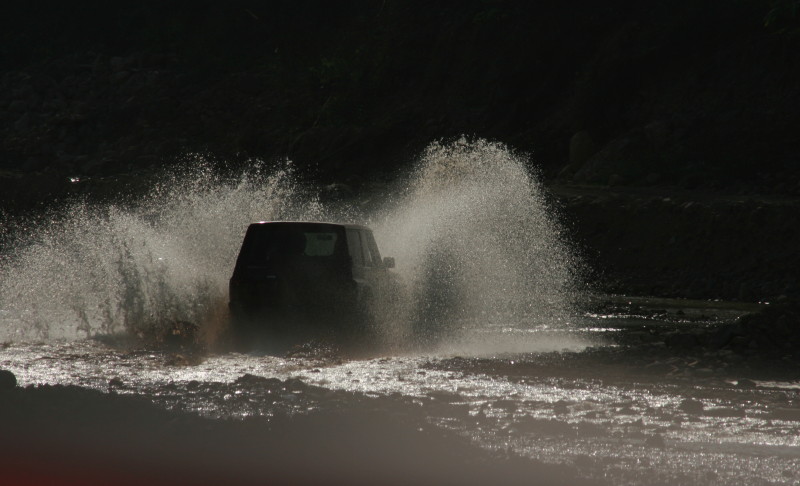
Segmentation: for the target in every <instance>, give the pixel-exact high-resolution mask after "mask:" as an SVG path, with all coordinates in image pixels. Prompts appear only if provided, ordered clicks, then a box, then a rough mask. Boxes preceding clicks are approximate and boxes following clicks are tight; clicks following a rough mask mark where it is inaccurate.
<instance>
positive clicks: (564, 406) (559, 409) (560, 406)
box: [553, 400, 569, 415]
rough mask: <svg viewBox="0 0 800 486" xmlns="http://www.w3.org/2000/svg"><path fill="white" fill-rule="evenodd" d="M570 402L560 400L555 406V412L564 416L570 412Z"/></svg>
mask: <svg viewBox="0 0 800 486" xmlns="http://www.w3.org/2000/svg"><path fill="white" fill-rule="evenodd" d="M568 405H569V402H567V401H565V400H559V401H557V402H556V403H554V404H553V412H554V413H555V414H556V415H563V414H565V413H568V412H569V406H568Z"/></svg>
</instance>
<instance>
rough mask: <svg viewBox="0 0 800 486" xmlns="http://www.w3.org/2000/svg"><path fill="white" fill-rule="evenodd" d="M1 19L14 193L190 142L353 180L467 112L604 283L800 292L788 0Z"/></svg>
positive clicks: (399, 4) (140, 163)
mask: <svg viewBox="0 0 800 486" xmlns="http://www.w3.org/2000/svg"><path fill="white" fill-rule="evenodd" d="M0 36H1V38H0V56H2V62H0V69H2V71H0V208H2V209H0V212H2V211H5V212H6V214H18V213H20V212H26V211H28V210H29V209H30V208H34V207H39V206H41V205H43V204H45V205H46V204H50V203H51V202H52V201H55V200H57V199H59V198H61V197H64V196H65V195H69V194H71V193H73V192H75V191H76V184H75V183H70V182H69V178H71V177H73V178H74V177H79V178H81V180H82V181H83V182H82V183H83V184H84V185H86V187H88V188H89V189H85V191H93V190H94V191H102V190H105V191H112V192H113V191H115V190H116V184H117V182H116V181H119V180H121V179H122V177H121V175H122V174H144V173H147V172H152V171H153V170H156V169H158V168H160V167H163V166H165V165H170V164H174V163H176V162H177V161H179V160H180V159H181V155H182V154H186V153H188V152H201V153H206V154H209V156H210V157H212V158H213V157H216V158H219V159H220V160H225V161H227V162H228V164H229V165H233V166H235V165H237V164H240V163H245V161H246V160H247V159H248V158H250V157H255V158H260V159H264V160H274V159H283V158H287V157H288V158H290V159H292V160H293V161H294V163H295V164H296V166H297V167H298V170H299V172H300V174H301V176H302V177H307V178H309V179H312V180H317V181H322V182H331V181H337V182H344V183H346V184H347V185H348V187H351V188H352V189H353V190H354V191H356V192H357V191H359V190H360V188H361V187H362V186H364V183H365V182H374V181H388V180H390V179H391V178H392V177H394V176H395V175H396V174H397V173H398V171H401V170H402V169H403V168H404V167H406V166H408V164H409V163H410V162H412V161H413V160H414V157H415V156H416V154H418V153H419V151H420V150H421V149H422V148H424V147H425V146H426V145H427V144H428V143H430V142H431V141H433V140H440V139H444V140H448V139H452V138H454V137H458V136H461V135H466V136H468V137H482V138H487V139H490V140H496V141H500V142H503V143H506V144H508V145H509V146H510V147H512V148H513V149H515V150H518V151H521V152H523V153H527V154H529V158H530V160H531V164H532V165H535V166H536V167H537V168H539V169H541V171H542V173H543V176H544V178H545V180H546V182H547V183H548V185H549V187H550V188H551V189H552V192H553V193H554V194H555V195H556V197H557V198H558V199H559V200H560V201H561V204H562V205H563V206H564V208H565V209H564V214H565V218H566V221H567V222H568V225H569V226H570V227H571V230H572V231H573V233H574V235H573V237H574V239H575V241H577V242H578V244H579V245H581V246H582V247H583V248H584V249H585V252H586V255H587V258H588V259H589V261H590V262H592V264H593V265H594V266H595V268H597V269H598V270H599V271H601V272H605V276H604V277H603V279H604V280H607V281H608V282H611V283H610V284H609V285H610V287H609V288H612V289H618V290H624V291H635V292H643V293H659V294H671V295H682V296H699V297H720V296H721V297H726V298H742V299H747V300H758V299H761V298H764V297H779V296H785V295H795V294H796V293H797V288H798V284H797V280H796V277H795V275H796V274H797V272H796V270H797V269H798V266H800V265H797V255H796V251H795V250H794V249H795V248H797V243H798V240H800V236H798V232H797V229H796V217H797V215H798V214H800V213H798V211H797V209H798V196H800V139H799V138H798V133H800V132H799V131H798V128H800V110H798V108H800V82H798V81H800V50H798V47H800V1H798V0H715V1H697V0H693V1H683V0H677V1H676V0H668V1H667V0H665V1H660V0H650V1H623V0H607V1H603V2H596V1H590V0H575V1H561V0H558V1H530V2H512V1H500V0H493V1H491V0H483V1H479V0H466V1H442V2H423V1H400V0H374V1H369V0H362V1H342V2H325V1H310V0H308V1H296V0H292V1H278V0H276V1H270V2H210V1H174V2H147V1H143V2H135V3H114V2H101V1H85V2H52V1H51V2H44V1H41V2H14V3H13V4H9V5H5V6H4V7H3V12H2V15H0ZM92 184H94V185H92ZM78 190H83V189H78ZM687 204H688V206H687ZM692 208H693V209H692ZM764 245H766V246H764ZM714 261H718V263H710V262H714ZM705 267H708V268H705ZM734 267H735V269H732V268H734ZM613 282H617V283H613Z"/></svg>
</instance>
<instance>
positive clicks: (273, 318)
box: [229, 221, 396, 334]
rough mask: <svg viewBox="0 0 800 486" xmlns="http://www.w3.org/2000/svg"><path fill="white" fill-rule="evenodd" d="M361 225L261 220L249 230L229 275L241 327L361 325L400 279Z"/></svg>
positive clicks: (280, 329)
mask: <svg viewBox="0 0 800 486" xmlns="http://www.w3.org/2000/svg"><path fill="white" fill-rule="evenodd" d="M393 267H394V259H393V258H383V259H382V258H381V255H380V252H379V251H378V245H377V244H376V243H375V238H374V237H373V235H372V231H371V230H370V229H369V228H367V227H365V226H361V225H355V224H335V223H317V222H282V221H281V222H260V223H253V224H251V225H250V226H249V227H248V229H247V233H246V234H245V237H244V241H243V243H242V247H241V250H240V251H239V257H238V258H237V260H236V267H235V269H234V271H233V276H232V277H231V279H230V287H229V291H230V302H229V307H230V311H231V317H232V327H233V330H234V331H235V332H237V333H240V334H241V333H245V334H252V333H254V332H255V333H261V332H266V333H272V334H275V333H278V334H286V333H295V332H305V331H308V330H309V329H312V330H320V329H327V330H334V331H335V332H339V333H348V332H349V333H352V332H358V330H359V329H361V328H363V327H364V326H365V324H367V321H369V318H370V314H371V313H373V312H374V310H375V308H376V306H381V305H383V302H384V301H386V300H387V299H390V298H391V293H392V292H393V291H394V290H393V289H394V288H395V286H396V281H395V275H394V273H393V272H389V269H390V268H393Z"/></svg>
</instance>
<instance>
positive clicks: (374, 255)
mask: <svg viewBox="0 0 800 486" xmlns="http://www.w3.org/2000/svg"><path fill="white" fill-rule="evenodd" d="M361 237H362V242H361V243H362V246H363V247H364V260H365V264H366V265H367V266H369V267H379V266H381V265H382V262H381V254H380V252H378V245H377V244H376V243H375V238H373V237H372V232H371V231H361Z"/></svg>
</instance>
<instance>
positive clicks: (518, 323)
mask: <svg viewBox="0 0 800 486" xmlns="http://www.w3.org/2000/svg"><path fill="white" fill-rule="evenodd" d="M525 162H526V161H525V160H524V158H522V157H521V156H518V155H516V154H514V153H513V152H512V151H510V150H509V149H508V148H507V147H505V146H504V145H502V144H499V143H491V142H487V141H485V140H477V141H468V140H466V139H463V138H462V139H461V140H458V141H456V142H454V143H451V144H441V143H434V144H432V145H430V146H429V147H428V148H427V150H426V151H425V152H424V154H423V155H422V157H421V158H420V161H419V163H418V164H417V166H416V167H415V169H414V170H413V171H412V173H411V175H410V176H409V177H408V178H407V179H406V180H405V181H404V183H405V191H404V192H405V193H404V195H403V196H402V197H400V198H399V199H398V200H397V201H394V202H393V203H392V204H390V205H389V207H388V208H387V209H385V210H384V211H383V215H382V217H381V218H380V222H379V223H378V224H376V225H375V226H376V228H375V229H376V233H377V235H378V238H379V240H380V242H381V245H382V247H383V248H384V251H385V252H386V253H387V254H392V255H394V256H396V258H397V262H398V271H399V272H400V273H401V275H403V276H404V278H405V281H406V285H407V288H408V289H410V290H409V292H410V298H409V302H408V308H407V315H406V316H404V318H403V319H401V322H400V323H399V324H397V323H396V325H400V326H402V325H403V324H404V323H410V324H411V325H412V326H415V327H416V329H401V330H395V332H396V333H397V334H399V335H402V334H404V333H409V332H410V333H413V334H415V335H417V336H422V337H423V339H425V340H430V339H439V338H441V335H443V334H444V335H447V336H448V339H447V340H446V344H447V346H449V347H451V348H452V349H463V348H464V347H465V346H466V347H469V348H475V346H477V348H480V349H483V350H485V351H487V352H494V351H498V350H500V351H502V350H506V351H509V352H510V351H517V352H519V351H520V350H529V351H533V350H535V349H539V348H541V346H542V345H543V341H542V339H541V338H542V337H543V336H542V335H541V334H540V335H538V336H537V337H533V338H531V339H527V338H525V337H524V336H526V335H530V333H527V331H529V330H531V329H539V330H545V331H546V330H548V329H563V328H565V327H568V326H569V321H570V319H571V318H572V317H573V316H574V315H575V312H574V304H575V302H576V300H577V299H578V298H579V296H580V295H581V294H580V292H578V288H579V285H578V283H579V281H580V268H581V266H580V261H579V259H578V258H576V256H575V254H574V253H573V252H572V251H571V249H570V246H569V245H568V244H567V242H566V241H565V239H564V237H563V236H562V231H561V228H560V227H559V225H558V223H557V221H556V215H555V213H554V211H553V209H552V208H551V207H549V206H548V205H547V204H546V202H545V199H544V195H543V192H542V187H541V185H540V183H539V182H538V180H537V178H536V177H535V175H534V174H531V173H530V171H529V170H528V169H527V168H526V163H525ZM491 328H497V329H499V330H500V331H502V330H503V329H506V330H508V329H515V330H517V331H520V332H521V333H522V335H521V336H520V335H516V336H515V337H513V338H512V341H510V342H508V341H507V342H505V343H504V344H503V343H500V342H498V341H497V340H494V341H493V342H488V341H487V333H486V331H487V329H491ZM454 331H455V332H454ZM502 334H504V333H503V332H498V333H495V336H500V335H502ZM511 335H514V333H505V336H506V337H508V336H511ZM548 342H549V343H550V344H549V345H548V346H547V347H549V348H550V349H554V348H555V349H559V348H560V347H564V346H569V345H570V344H574V343H567V342H566V341H564V340H562V339H557V340H556V341H552V340H551V341H548ZM456 343H458V344H456ZM453 346H455V347H453Z"/></svg>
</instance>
